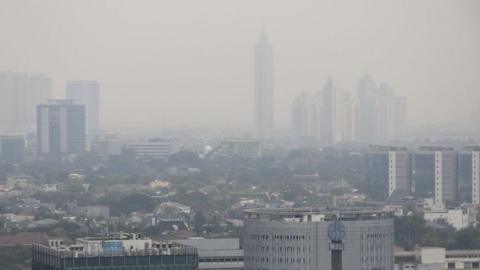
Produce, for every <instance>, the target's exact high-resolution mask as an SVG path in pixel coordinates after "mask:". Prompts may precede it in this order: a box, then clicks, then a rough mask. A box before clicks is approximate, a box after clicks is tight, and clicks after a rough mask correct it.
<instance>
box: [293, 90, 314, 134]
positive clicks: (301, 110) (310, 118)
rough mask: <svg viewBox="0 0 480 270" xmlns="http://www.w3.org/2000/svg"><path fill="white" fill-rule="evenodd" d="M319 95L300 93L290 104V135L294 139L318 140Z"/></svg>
mask: <svg viewBox="0 0 480 270" xmlns="http://www.w3.org/2000/svg"><path fill="white" fill-rule="evenodd" d="M320 111H321V95H320V94H318V93H317V94H316V95H312V94H309V93H302V94H301V95H298V96H296V97H295V99H294V100H293V103H292V135H293V136H294V137H295V138H296V139H305V138H314V139H319V138H320V123H321V119H320Z"/></svg>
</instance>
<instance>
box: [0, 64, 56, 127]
mask: <svg viewBox="0 0 480 270" xmlns="http://www.w3.org/2000/svg"><path fill="white" fill-rule="evenodd" d="M51 94H52V82H51V79H50V78H49V77H47V76H46V75H43V74H33V75H29V74H27V73H23V72H5V73H1V74H0V129H2V130H4V131H6V132H17V131H28V130H29V129H31V128H32V127H33V126H34V125H35V108H36V106H37V105H38V104H40V103H43V102H45V101H47V100H48V99H49V98H50V96H51Z"/></svg>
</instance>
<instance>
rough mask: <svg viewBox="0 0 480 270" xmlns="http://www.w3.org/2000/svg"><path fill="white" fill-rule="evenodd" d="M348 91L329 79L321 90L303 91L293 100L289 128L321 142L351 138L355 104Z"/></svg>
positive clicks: (303, 137) (329, 143)
mask: <svg viewBox="0 0 480 270" xmlns="http://www.w3.org/2000/svg"><path fill="white" fill-rule="evenodd" d="M353 105H354V104H353V102H352V98H351V96H350V94H349V93H346V92H343V91H341V90H340V89H339V88H338V87H337V85H336V83H334V82H333V80H332V79H328V80H327V82H326V83H325V85H324V86H323V89H322V91H320V92H317V93H315V94H310V93H303V94H301V95H299V96H297V97H295V99H294V102H293V104H292V132H293V135H294V136H295V137H296V138H298V139H316V140H318V141H320V142H321V143H322V144H324V145H331V144H335V143H338V142H340V141H351V140H353V139H354V128H355V126H354V123H355V118H354V114H353V112H354V109H355V108H354V106H353Z"/></svg>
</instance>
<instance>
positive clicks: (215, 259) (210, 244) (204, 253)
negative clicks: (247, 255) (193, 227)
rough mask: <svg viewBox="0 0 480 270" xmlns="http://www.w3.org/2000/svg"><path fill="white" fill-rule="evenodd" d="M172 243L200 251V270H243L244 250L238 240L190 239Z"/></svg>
mask: <svg viewBox="0 0 480 270" xmlns="http://www.w3.org/2000/svg"><path fill="white" fill-rule="evenodd" d="M172 242H176V243H180V244H182V245H187V246H191V247H194V248H196V249H197V251H198V269H212V270H214V269H218V270H227V269H228V270H243V269H244V264H243V256H244V254H243V249H241V248H240V241H239V239H237V238H213V239H206V238H199V237H195V238H188V239H178V240H172Z"/></svg>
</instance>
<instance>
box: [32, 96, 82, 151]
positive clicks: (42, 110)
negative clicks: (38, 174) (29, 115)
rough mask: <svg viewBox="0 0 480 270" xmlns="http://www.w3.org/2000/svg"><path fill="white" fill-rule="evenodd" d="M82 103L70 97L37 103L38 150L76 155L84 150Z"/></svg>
mask: <svg viewBox="0 0 480 270" xmlns="http://www.w3.org/2000/svg"><path fill="white" fill-rule="evenodd" d="M85 145H86V135H85V106H84V105H78V104H74V103H73V101H72V100H68V99H67V100H50V101H49V102H48V103H45V104H41V105H38V106H37V153H38V155H39V156H42V155H46V154H53V155H58V154H62V155H63V154H78V153H82V152H84V151H85Z"/></svg>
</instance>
